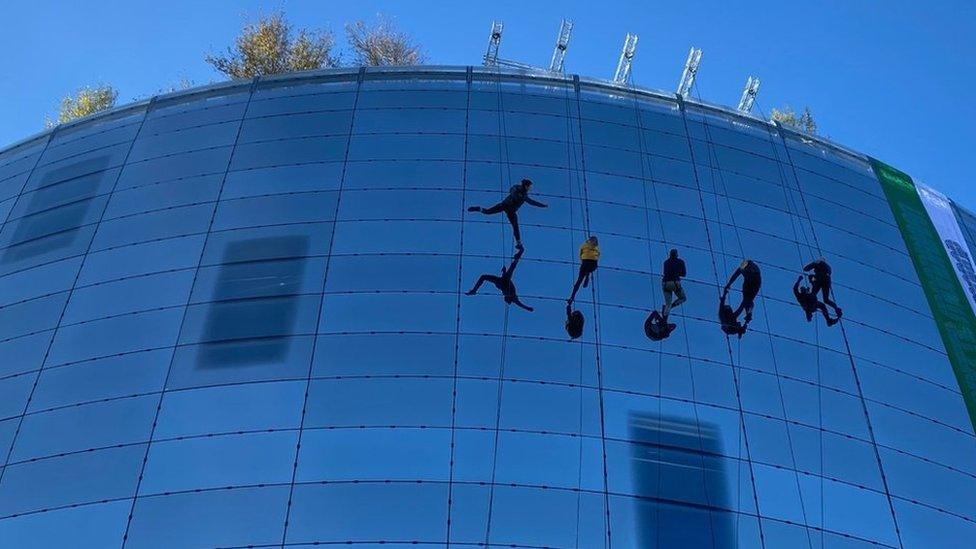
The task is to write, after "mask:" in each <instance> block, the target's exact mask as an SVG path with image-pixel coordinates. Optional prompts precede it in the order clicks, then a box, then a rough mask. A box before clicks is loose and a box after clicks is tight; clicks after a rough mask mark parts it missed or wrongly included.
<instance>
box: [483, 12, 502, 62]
mask: <svg viewBox="0 0 976 549" xmlns="http://www.w3.org/2000/svg"><path fill="white" fill-rule="evenodd" d="M504 27H505V24H504V23H502V22H501V21H492V22H491V36H490V37H489V38H488V51H486V52H485V59H484V63H485V66H486V67H494V66H496V65H498V47H499V46H501V45H502V30H503V29H504Z"/></svg>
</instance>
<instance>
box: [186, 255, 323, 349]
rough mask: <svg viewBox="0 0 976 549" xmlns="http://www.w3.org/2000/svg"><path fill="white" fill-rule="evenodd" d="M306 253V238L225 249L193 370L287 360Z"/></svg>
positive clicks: (305, 262)
mask: <svg viewBox="0 0 976 549" xmlns="http://www.w3.org/2000/svg"><path fill="white" fill-rule="evenodd" d="M308 249H309V238H308V237H307V236H277V237H267V238H254V239H248V240H240V241H236V242H231V243H230V244H228V245H227V248H226V250H225V251H224V255H223V257H222V259H221V265H220V270H219V272H218V273H217V281H216V284H215V286H214V290H213V301H212V303H210V305H209V308H208V311H207V318H206V322H205V324H204V327H203V334H202V337H201V340H202V342H203V343H201V345H200V351H199V353H198V354H197V366H199V367H204V368H214V367H225V366H236V365H249V364H258V363H267V362H281V361H283V360H284V359H285V358H286V357H287V355H288V352H289V347H290V343H291V338H289V337H288V336H289V335H291V333H292V331H293V329H294V325H295V317H296V314H297V312H298V306H299V294H300V293H301V291H302V278H303V275H304V273H305V268H306V265H307V263H308V259H307V257H306V256H307V255H308Z"/></svg>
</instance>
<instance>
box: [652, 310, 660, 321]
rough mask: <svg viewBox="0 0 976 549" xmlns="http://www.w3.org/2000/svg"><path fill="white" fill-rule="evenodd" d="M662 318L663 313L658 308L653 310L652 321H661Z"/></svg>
mask: <svg viewBox="0 0 976 549" xmlns="http://www.w3.org/2000/svg"><path fill="white" fill-rule="evenodd" d="M661 318H662V317H661V313H659V312H657V309H654V310H653V311H651V322H660V321H661Z"/></svg>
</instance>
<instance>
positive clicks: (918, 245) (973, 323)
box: [871, 158, 976, 427]
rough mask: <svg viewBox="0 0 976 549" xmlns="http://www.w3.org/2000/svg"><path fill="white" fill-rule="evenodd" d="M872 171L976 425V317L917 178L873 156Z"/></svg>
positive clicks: (971, 419)
mask: <svg viewBox="0 0 976 549" xmlns="http://www.w3.org/2000/svg"><path fill="white" fill-rule="evenodd" d="M871 167H872V168H874V173H875V175H877V176H878V181H880V182H881V188H882V189H884V193H885V195H886V196H887V197H888V205H889V206H891V212H892V213H893V214H894V216H895V221H897V223H898V228H899V229H901V235H902V237H903V238H904V239H905V245H906V246H907V247H908V253H909V255H911V257H912V263H914V264H915V271H916V272H918V278H919V280H920V281H921V283H922V289H923V290H924V291H925V297H926V299H927V300H928V302H929V308H931V309H932V316H934V317H935V322H936V324H937V325H938V327H939V334H940V335H941V336H942V343H943V344H944V345H945V349H946V353H947V354H948V355H949V362H951V363H952V369H953V370H954V371H955V373H956V379H957V380H958V381H959V389H960V390H961V391H962V396H963V399H964V400H965V401H966V408H967V409H968V410H969V419H970V421H972V422H973V426H974V427H976V316H974V314H973V309H972V308H971V307H970V305H969V300H968V298H967V297H966V294H965V292H964V291H963V288H962V285H961V284H959V278H958V277H957V276H956V272H955V270H954V269H953V267H952V262H951V261H950V259H949V255H948V254H947V253H946V251H945V247H944V246H943V245H942V238H941V237H940V236H939V233H938V231H936V229H935V225H933V224H932V220H931V219H929V216H928V213H927V212H926V210H925V206H924V205H923V204H922V201H921V199H920V198H919V196H918V191H917V190H916V189H915V183H914V182H913V181H912V178H911V177H909V176H908V174H906V173H904V172H901V171H899V170H897V169H895V168H892V167H891V166H889V165H887V164H885V163H883V162H880V161H878V160H875V159H873V158H872V159H871Z"/></svg>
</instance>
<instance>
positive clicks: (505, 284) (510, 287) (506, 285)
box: [467, 249, 535, 312]
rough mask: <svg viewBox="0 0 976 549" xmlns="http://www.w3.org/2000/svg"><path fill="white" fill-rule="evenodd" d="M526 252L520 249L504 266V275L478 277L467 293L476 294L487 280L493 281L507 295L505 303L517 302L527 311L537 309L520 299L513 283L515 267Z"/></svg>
mask: <svg viewBox="0 0 976 549" xmlns="http://www.w3.org/2000/svg"><path fill="white" fill-rule="evenodd" d="M523 253H525V250H524V249H519V251H518V252H517V253H516V254H515V257H513V258H512V263H511V264H510V265H509V266H508V268H507V269H506V268H505V267H502V276H495V275H490V274H483V275H481V277H480V278H478V282H477V283H475V285H474V288H471V289H470V290H468V291H467V295H475V294H476V293H478V289H479V288H481V285H482V284H484V283H485V282H491V283H492V284H493V285H494V286H495V287H496V288H498V290H499V291H500V292H501V293H502V295H503V296H505V303H507V304H509V305H511V304H515V305H518V306H519V307H521V308H523V309H525V310H526V311H529V312H532V311H534V310H535V309H533V308H532V307H529V306H528V305H526V304H524V303H522V302H521V301H519V298H518V294H516V293H515V284H514V283H512V275H514V274H515V267H516V266H517V265H518V262H519V259H521V258H522V254H523Z"/></svg>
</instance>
